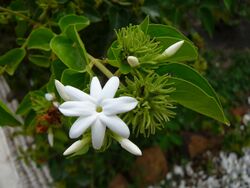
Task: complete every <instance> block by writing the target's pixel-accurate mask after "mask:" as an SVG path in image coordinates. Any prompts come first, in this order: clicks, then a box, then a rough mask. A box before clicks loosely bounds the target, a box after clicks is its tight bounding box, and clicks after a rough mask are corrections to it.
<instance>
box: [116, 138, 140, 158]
mask: <svg viewBox="0 0 250 188" xmlns="http://www.w3.org/2000/svg"><path fill="white" fill-rule="evenodd" d="M119 143H120V144H121V146H122V147H123V148H124V149H125V150H127V151H128V152H130V153H132V154H134V155H142V152H141V150H140V149H139V148H138V146H137V145H135V144H134V143H133V142H131V141H130V140H129V139H126V138H122V139H121V140H120V141H119Z"/></svg>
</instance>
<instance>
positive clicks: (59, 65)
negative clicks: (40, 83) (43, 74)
mask: <svg viewBox="0 0 250 188" xmlns="http://www.w3.org/2000/svg"><path fill="white" fill-rule="evenodd" d="M67 68H68V67H67V66H66V65H65V64H63V62H62V61H60V60H59V59H57V60H56V61H53V62H52V66H51V72H52V75H53V76H54V78H55V79H57V80H60V79H61V76H62V73H63V71H64V70H65V69H67Z"/></svg>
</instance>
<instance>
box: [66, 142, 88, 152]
mask: <svg viewBox="0 0 250 188" xmlns="http://www.w3.org/2000/svg"><path fill="white" fill-rule="evenodd" d="M84 144H85V142H83V141H82V140H77V141H76V142H74V143H73V144H72V145H71V146H69V147H68V149H66V150H65V152H64V153H63V155H70V154H72V153H75V152H77V151H79V150H80V149H81V148H82V147H83V146H84Z"/></svg>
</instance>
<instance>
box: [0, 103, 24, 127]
mask: <svg viewBox="0 0 250 188" xmlns="http://www.w3.org/2000/svg"><path fill="white" fill-rule="evenodd" d="M18 125H21V123H20V122H19V121H18V120H17V119H16V118H15V116H14V115H13V113H12V112H11V111H10V110H9V109H8V107H7V106H6V105H5V104H4V103H3V102H2V101H0V126H18Z"/></svg>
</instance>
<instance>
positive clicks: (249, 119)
mask: <svg viewBox="0 0 250 188" xmlns="http://www.w3.org/2000/svg"><path fill="white" fill-rule="evenodd" d="M242 122H243V123H244V124H245V125H248V123H250V114H245V115H244V116H243V119H242Z"/></svg>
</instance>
